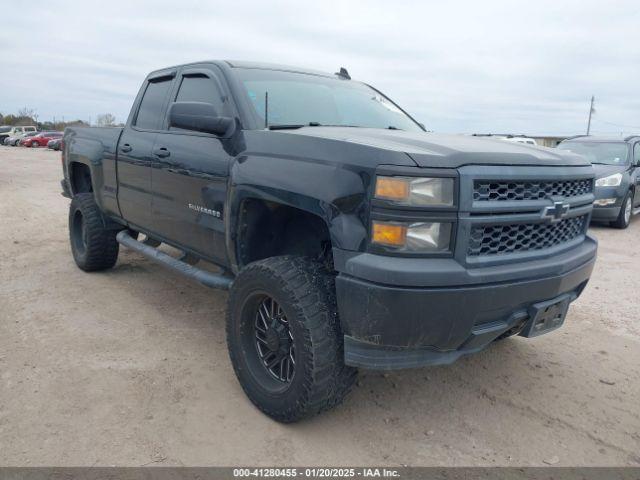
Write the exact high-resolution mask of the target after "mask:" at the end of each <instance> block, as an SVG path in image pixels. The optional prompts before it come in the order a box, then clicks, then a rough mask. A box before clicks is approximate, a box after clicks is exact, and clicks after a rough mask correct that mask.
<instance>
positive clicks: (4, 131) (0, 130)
mask: <svg viewBox="0 0 640 480" xmlns="http://www.w3.org/2000/svg"><path fill="white" fill-rule="evenodd" d="M10 131H11V127H0V133H7V132H10Z"/></svg>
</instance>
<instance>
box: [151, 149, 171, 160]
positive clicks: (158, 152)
mask: <svg viewBox="0 0 640 480" xmlns="http://www.w3.org/2000/svg"><path fill="white" fill-rule="evenodd" d="M153 154H154V155H155V156H156V157H160V158H166V157H168V156H169V155H171V152H170V151H169V150H167V148H166V147H160V148H154V149H153Z"/></svg>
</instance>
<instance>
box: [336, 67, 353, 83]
mask: <svg viewBox="0 0 640 480" xmlns="http://www.w3.org/2000/svg"><path fill="white" fill-rule="evenodd" d="M336 75H337V76H339V77H342V78H344V79H345V80H351V76H350V75H349V72H347V69H346V68H344V67H340V71H339V72H336Z"/></svg>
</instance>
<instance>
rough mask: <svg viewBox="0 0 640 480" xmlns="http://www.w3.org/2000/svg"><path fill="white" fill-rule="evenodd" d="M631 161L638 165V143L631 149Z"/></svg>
mask: <svg viewBox="0 0 640 480" xmlns="http://www.w3.org/2000/svg"><path fill="white" fill-rule="evenodd" d="M633 160H634V163H635V164H636V165H640V143H636V146H635V147H634V149H633Z"/></svg>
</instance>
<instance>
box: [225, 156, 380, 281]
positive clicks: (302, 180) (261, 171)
mask: <svg viewBox="0 0 640 480" xmlns="http://www.w3.org/2000/svg"><path fill="white" fill-rule="evenodd" d="M369 184H370V179H369V177H368V176H367V175H362V174H361V172H357V171H355V170H349V169H346V168H341V167H339V166H336V165H330V164H324V163H320V162H309V161H308V160H307V161H304V160H299V159H286V158H272V157H269V158H264V157H262V158H256V157H253V158H244V159H242V160H240V161H238V162H236V163H235V164H234V165H233V167H232V169H231V179H230V189H229V194H228V195H229V196H228V201H227V212H226V215H225V221H226V223H227V225H226V227H227V228H226V231H227V239H226V242H227V251H228V252H229V257H230V261H231V266H232V268H233V270H234V271H236V272H237V271H239V270H240V268H242V267H243V266H244V265H246V263H247V261H248V260H250V261H254V260H257V259H258V258H255V257H254V256H252V255H251V254H249V255H247V252H246V246H247V243H246V242H247V238H248V237H246V236H245V235H246V234H247V233H251V232H250V228H249V229H248V228H247V223H246V222H247V220H248V219H249V220H250V221H258V222H259V221H263V222H265V223H264V224H267V225H268V224H269V222H268V221H265V220H264V219H265V218H269V215H273V213H274V212H278V213H283V212H287V213H288V214H289V216H287V215H284V217H285V218H290V217H291V216H293V217H295V218H296V220H297V221H302V220H305V221H306V222H307V225H308V224H311V225H312V226H313V227H314V228H315V229H316V230H315V231H318V234H319V235H320V236H321V238H322V240H324V241H328V243H329V247H330V248H339V249H345V250H361V249H363V248H364V245H365V242H366V239H367V231H368V228H367V225H368V222H369V219H368V215H369V213H368V208H367V198H368V195H367V192H368V188H369ZM248 208H249V209H250V208H257V209H260V210H261V212H257V213H261V214H262V215H263V216H261V215H258V214H257V213H256V210H249V211H248ZM251 212H252V213H251ZM248 215H249V216H248ZM252 215H253V216H254V217H255V218H250V217H251V216H252ZM264 215H266V217H264ZM260 219H262V220H260ZM281 238H282V237H281ZM284 239H285V240H287V241H289V240H290V239H288V238H287V237H284ZM289 243H290V242H289ZM267 251H268V252H269V253H273V251H269V250H268V249H267ZM281 253H285V254H286V253H298V252H292V251H286V250H285V251H283V252H281ZM264 255H266V253H265V252H263V253H262V254H260V255H258V256H259V257H261V258H266V256H264ZM267 256H268V255H267Z"/></svg>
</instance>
